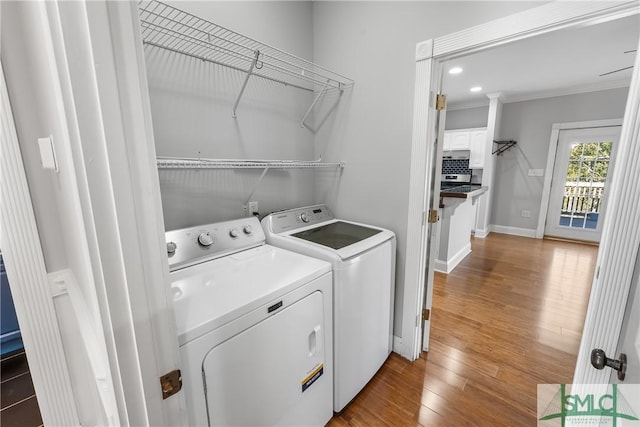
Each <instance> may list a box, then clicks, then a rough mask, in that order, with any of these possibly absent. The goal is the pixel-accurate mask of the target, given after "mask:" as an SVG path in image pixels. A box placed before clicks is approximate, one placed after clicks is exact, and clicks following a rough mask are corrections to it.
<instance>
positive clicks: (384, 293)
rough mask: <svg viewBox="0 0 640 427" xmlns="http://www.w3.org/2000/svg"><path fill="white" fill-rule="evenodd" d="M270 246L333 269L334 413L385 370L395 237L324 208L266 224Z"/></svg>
mask: <svg viewBox="0 0 640 427" xmlns="http://www.w3.org/2000/svg"><path fill="white" fill-rule="evenodd" d="M262 227H263V228H264V230H265V232H266V235H267V243H269V244H271V245H274V246H278V247H281V248H285V249H289V250H292V251H296V252H298V253H301V254H305V255H309V256H312V257H315V258H319V259H323V260H326V261H329V262H330V263H331V265H332V268H333V298H334V306H333V308H334V312H333V337H334V342H333V352H334V358H333V362H334V365H333V366H334V393H333V399H334V404H333V409H334V411H336V412H339V411H341V410H342V409H344V407H345V406H346V405H347V403H349V402H350V401H351V400H352V399H353V398H354V397H355V396H356V394H358V392H359V391H360V390H362V388H363V387H364V386H365V385H366V384H367V383H368V382H369V380H370V379H371V378H372V377H373V375H374V374H375V373H376V372H377V371H378V369H379V368H380V367H381V366H382V364H383V363H384V361H385V360H386V359H387V357H388V356H389V354H390V353H391V350H392V344H393V296H394V283H395V252H396V239H395V234H394V233H393V232H391V231H389V230H385V229H383V228H379V227H373V226H370V225H364V224H358V223H355V222H350V221H344V220H339V219H336V218H335V217H334V216H333V214H332V213H331V211H330V210H329V209H328V208H327V207H326V206H324V205H318V206H311V207H305V208H299V209H291V210H287V211H281V212H275V213H272V214H270V215H268V216H266V217H265V218H264V219H263V220H262Z"/></svg>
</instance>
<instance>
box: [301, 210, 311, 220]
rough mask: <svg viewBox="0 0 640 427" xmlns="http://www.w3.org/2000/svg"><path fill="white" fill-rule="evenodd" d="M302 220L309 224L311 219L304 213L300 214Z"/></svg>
mask: <svg viewBox="0 0 640 427" xmlns="http://www.w3.org/2000/svg"><path fill="white" fill-rule="evenodd" d="M300 219H301V220H302V222H309V217H308V216H307V213H306V212H302V213H301V214H300Z"/></svg>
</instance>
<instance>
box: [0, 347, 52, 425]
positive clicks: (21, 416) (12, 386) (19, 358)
mask: <svg viewBox="0 0 640 427" xmlns="http://www.w3.org/2000/svg"><path fill="white" fill-rule="evenodd" d="M0 378H1V382H0V407H1V410H0V426H3V427H37V426H42V417H41V416H40V408H39V407H38V402H37V400H36V395H35V391H34V389H33V382H32V381H31V374H30V373H29V365H28V364H27V357H26V355H25V353H24V351H23V350H18V351H16V352H15V353H12V354H9V355H6V356H3V357H2V360H1V361H0Z"/></svg>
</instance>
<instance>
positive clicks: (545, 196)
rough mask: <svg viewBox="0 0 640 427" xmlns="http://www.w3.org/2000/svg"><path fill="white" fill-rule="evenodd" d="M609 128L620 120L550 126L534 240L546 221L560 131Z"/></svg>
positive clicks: (538, 235)
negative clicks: (540, 202)
mask: <svg viewBox="0 0 640 427" xmlns="http://www.w3.org/2000/svg"><path fill="white" fill-rule="evenodd" d="M610 126H622V119H610V120H589V121H584V122H567V123H554V124H553V125H552V126H551V139H550V140H549V152H548V154H547V166H546V169H545V170H546V171H547V172H546V173H545V176H544V184H543V187H542V204H541V205H540V215H539V216H538V227H537V228H536V239H542V238H543V237H544V225H545V222H546V220H547V213H548V210H549V199H550V197H551V180H552V178H553V168H554V167H555V165H556V151H557V149H558V138H560V131H563V130H573V129H588V128H597V127H610Z"/></svg>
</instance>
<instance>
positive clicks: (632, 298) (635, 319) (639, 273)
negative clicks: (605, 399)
mask: <svg viewBox="0 0 640 427" xmlns="http://www.w3.org/2000/svg"><path fill="white" fill-rule="evenodd" d="M639 249H640V248H639ZM639 253H640V250H639ZM639 282H640V256H638V257H637V258H636V267H635V272H634V274H633V280H632V281H631V290H630V291H629V300H628V301H627V308H626V310H625V311H624V320H623V321H622V331H621V334H620V342H619V343H618V348H617V349H616V352H615V353H614V354H607V356H608V357H609V358H612V359H618V358H619V357H620V354H621V353H623V354H625V355H626V357H627V367H626V373H625V378H624V380H623V381H621V380H620V379H618V373H617V372H616V371H611V379H610V381H609V382H610V383H612V384H615V383H624V384H640V292H639V291H638V283H639Z"/></svg>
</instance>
